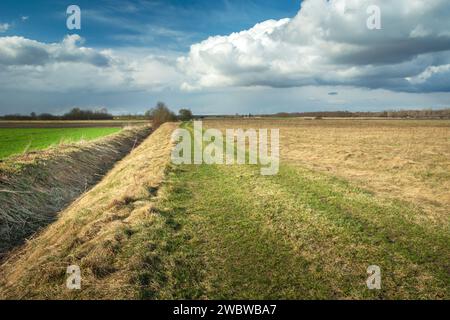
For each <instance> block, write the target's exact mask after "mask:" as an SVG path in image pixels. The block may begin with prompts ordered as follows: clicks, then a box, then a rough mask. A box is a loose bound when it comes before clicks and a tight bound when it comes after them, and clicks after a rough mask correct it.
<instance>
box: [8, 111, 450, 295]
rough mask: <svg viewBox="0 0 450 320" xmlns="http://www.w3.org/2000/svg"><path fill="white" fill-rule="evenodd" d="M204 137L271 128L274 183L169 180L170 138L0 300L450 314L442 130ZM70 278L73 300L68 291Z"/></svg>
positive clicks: (30, 248)
mask: <svg viewBox="0 0 450 320" xmlns="http://www.w3.org/2000/svg"><path fill="white" fill-rule="evenodd" d="M183 126H184V127H186V128H188V129H189V128H191V124H184V125H183ZM204 127H205V128H217V129H220V130H225V129H230V128H255V129H258V128H279V129H280V144H281V151H280V154H281V165H280V171H279V173H278V175H275V176H262V175H261V174H260V171H259V166H258V165H207V164H202V165H173V164H171V163H170V149H171V147H172V146H173V145H172V144H171V143H170V134H171V132H172V131H173V130H174V129H175V128H176V125H175V124H166V125H164V126H163V127H161V128H160V129H158V130H157V131H156V132H155V133H154V134H152V135H151V136H150V137H149V138H148V139H147V140H146V141H145V142H144V143H143V144H142V145H141V146H139V147H138V148H136V150H134V151H133V152H132V153H131V154H130V155H129V156H128V157H127V158H125V159H124V160H122V161H121V162H119V163H118V164H117V166H116V167H115V168H114V169H113V170H112V171H111V172H110V173H109V174H108V175H107V176H106V177H105V178H104V179H103V180H102V182H101V183H100V184H98V185H97V186H96V187H95V188H94V189H92V190H91V191H89V192H87V193H86V194H84V195H83V196H82V197H80V198H79V199H78V200H77V201H76V202H74V203H73V204H72V205H71V206H69V207H68V208H67V209H66V210H65V211H63V212H62V213H61V215H60V218H59V219H58V221H56V222H55V223H54V224H52V225H51V226H50V227H49V228H47V229H46V230H44V231H43V232H42V233H41V234H40V235H39V236H38V237H36V238H34V239H33V240H32V241H29V242H28V243H27V244H26V245H25V246H24V247H23V248H22V249H21V250H20V251H18V252H17V253H16V254H14V255H13V256H12V257H11V258H10V259H8V261H7V262H6V263H5V264H4V265H3V266H2V267H1V268H0V297H3V298H17V297H19V298H70V299H92V298H96V299H102V298H114V299H127V298H128V299H129V298H134V299H136V298H138V299H237V298H242V299H450V245H449V244H450V232H449V231H450V222H449V212H450V198H449V195H450V174H449V172H450V122H449V121H409V120H405V121H403V120H401V121H400V120H336V119H333V120H305V119H287V120H286V119H276V120H275V119H257V120H225V119H218V120H208V121H205V122H204ZM70 264H77V265H79V266H80V267H81V270H82V275H83V280H82V281H83V282H82V283H83V289H82V290H80V291H70V290H67V289H65V288H64V283H65V277H66V275H65V268H66V267H67V266H68V265H70ZM370 265H377V266H379V267H380V268H381V272H382V288H381V290H369V289H368V288H367V286H366V279H367V277H368V274H367V267H368V266H370ZM1 279H3V280H1Z"/></svg>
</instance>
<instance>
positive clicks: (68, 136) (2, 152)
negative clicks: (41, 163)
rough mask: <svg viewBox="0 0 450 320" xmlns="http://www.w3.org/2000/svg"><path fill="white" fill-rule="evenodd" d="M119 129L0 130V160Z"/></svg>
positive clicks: (101, 135) (87, 138) (99, 135)
mask: <svg viewBox="0 0 450 320" xmlns="http://www.w3.org/2000/svg"><path fill="white" fill-rule="evenodd" d="M120 130H121V128H0V159H4V158H6V157H8V156H11V155H16V154H22V153H24V152H27V151H34V150H42V149H46V148H48V147H50V146H52V145H58V144H60V143H73V142H77V141H80V140H93V139H96V138H99V137H103V136H107V135H110V134H112V133H116V132H119V131H120Z"/></svg>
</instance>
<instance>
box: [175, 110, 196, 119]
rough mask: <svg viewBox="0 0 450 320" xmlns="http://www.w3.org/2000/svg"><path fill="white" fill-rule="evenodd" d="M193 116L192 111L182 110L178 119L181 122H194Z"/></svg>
mask: <svg viewBox="0 0 450 320" xmlns="http://www.w3.org/2000/svg"><path fill="white" fill-rule="evenodd" d="M192 118H193V115H192V111H191V110H189V109H181V110H180V111H178V119H179V120H181V121H189V120H192Z"/></svg>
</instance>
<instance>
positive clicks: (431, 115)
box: [264, 108, 450, 119]
mask: <svg viewBox="0 0 450 320" xmlns="http://www.w3.org/2000/svg"><path fill="white" fill-rule="evenodd" d="M264 116H267V117H272V116H276V117H282V118H288V117H314V118H327V117H328V118H330V117H331V118H365V117H367V118H373V117H375V118H393V119H450V108H447V109H441V110H433V109H422V110H390V111H379V112H369V111H368V112H350V111H324V112H294V113H286V112H281V113H277V114H275V115H264Z"/></svg>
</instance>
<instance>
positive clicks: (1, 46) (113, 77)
mask: <svg viewBox="0 0 450 320" xmlns="http://www.w3.org/2000/svg"><path fill="white" fill-rule="evenodd" d="M82 44H83V39H82V38H81V37H80V36H78V35H70V36H66V37H65V38H64V39H63V40H62V41H61V42H57V43H43V42H38V41H35V40H30V39H26V38H23V37H0V86H1V87H2V89H3V90H6V89H14V90H35V91H46V92H51V91H56V92H64V91H73V90H82V91H130V90H158V89H159V88H162V87H164V86H167V85H168V84H170V83H174V82H175V78H176V77H177V73H176V71H175V69H174V67H171V66H170V61H168V60H169V59H168V58H167V57H166V58H163V57H159V56H156V55H152V54H145V53H141V54H139V55H133V56H132V55H130V54H128V53H126V52H116V51H114V50H97V49H93V48H88V47H84V46H83V45H82Z"/></svg>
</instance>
